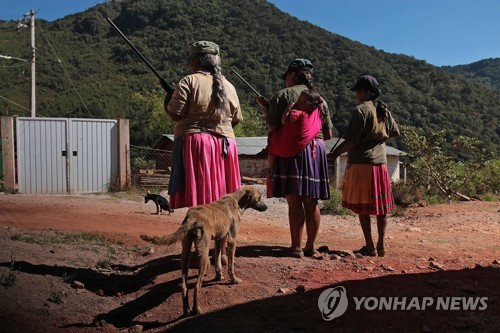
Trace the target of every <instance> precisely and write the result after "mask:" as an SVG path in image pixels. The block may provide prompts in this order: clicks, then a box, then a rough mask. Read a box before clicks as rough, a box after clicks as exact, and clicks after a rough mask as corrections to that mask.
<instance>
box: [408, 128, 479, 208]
mask: <svg viewBox="0 0 500 333" xmlns="http://www.w3.org/2000/svg"><path fill="white" fill-rule="evenodd" d="M401 129H402V134H403V135H402V138H403V144H404V145H405V150H406V152H407V153H408V155H409V156H410V158H412V160H413V161H412V163H411V165H410V169H411V170H412V171H413V177H414V180H415V182H416V183H419V184H421V185H427V184H434V185H435V186H436V187H437V189H438V190H439V191H441V192H442V193H443V194H445V195H446V196H447V197H448V200H450V201H451V196H452V195H453V194H454V195H456V196H458V197H460V198H461V199H464V200H475V199H473V198H471V197H470V196H469V195H470V194H469V195H466V194H464V193H461V192H462V190H463V189H464V190H466V189H467V188H468V185H469V183H472V182H477V181H480V180H481V179H482V176H481V173H482V170H483V169H484V168H485V167H486V166H487V164H488V159H487V155H486V153H485V151H484V150H483V149H481V148H479V145H480V143H481V142H480V141H479V140H478V139H476V138H470V137H465V136H458V137H456V138H455V139H453V140H452V141H451V142H448V141H447V137H448V133H447V132H446V131H445V130H440V131H431V132H430V133H429V134H427V135H425V134H424V131H423V129H421V128H415V127H411V126H402V127H401ZM445 145H449V146H450V147H451V148H450V149H448V150H447V151H448V153H445V152H444V150H443V147H444V146H445ZM459 191H461V192H459Z"/></svg>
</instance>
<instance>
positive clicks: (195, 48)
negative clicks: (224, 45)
mask: <svg viewBox="0 0 500 333" xmlns="http://www.w3.org/2000/svg"><path fill="white" fill-rule="evenodd" d="M189 51H190V52H189V53H190V55H196V54H214V55H218V54H219V45H217V44H215V43H214V42H209V41H207V40H201V41H198V42H194V43H193V44H191V48H190V50H189Z"/></svg>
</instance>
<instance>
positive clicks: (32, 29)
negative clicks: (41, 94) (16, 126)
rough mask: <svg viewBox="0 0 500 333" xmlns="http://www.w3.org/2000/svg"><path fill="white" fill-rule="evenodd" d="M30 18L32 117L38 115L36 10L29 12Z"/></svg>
mask: <svg viewBox="0 0 500 333" xmlns="http://www.w3.org/2000/svg"><path fill="white" fill-rule="evenodd" d="M28 15H30V17H31V20H30V33H31V38H30V49H31V117H32V118H34V117H36V88H35V11H34V10H31V12H30V13H29V14H28Z"/></svg>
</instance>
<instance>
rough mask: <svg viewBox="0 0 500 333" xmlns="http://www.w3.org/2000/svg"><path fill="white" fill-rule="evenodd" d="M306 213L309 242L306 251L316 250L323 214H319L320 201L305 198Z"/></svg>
mask: <svg viewBox="0 0 500 333" xmlns="http://www.w3.org/2000/svg"><path fill="white" fill-rule="evenodd" d="M303 202H304V208H305V212H306V232H307V242H306V246H305V247H304V250H314V249H315V247H314V243H315V242H316V238H317V237H318V232H319V225H320V222H321V214H320V212H319V206H318V200H316V199H312V198H310V197H303Z"/></svg>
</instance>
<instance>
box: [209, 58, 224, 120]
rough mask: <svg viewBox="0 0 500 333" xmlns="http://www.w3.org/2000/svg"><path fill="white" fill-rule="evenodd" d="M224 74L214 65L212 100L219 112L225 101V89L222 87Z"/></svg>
mask: <svg viewBox="0 0 500 333" xmlns="http://www.w3.org/2000/svg"><path fill="white" fill-rule="evenodd" d="M223 78H224V75H223V74H222V68H221V67H220V66H215V67H214V81H213V84H212V100H213V101H215V108H216V109H217V111H218V112H219V113H220V112H221V109H222V108H223V107H224V104H225V103H226V91H225V89H224V81H223Z"/></svg>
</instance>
